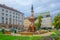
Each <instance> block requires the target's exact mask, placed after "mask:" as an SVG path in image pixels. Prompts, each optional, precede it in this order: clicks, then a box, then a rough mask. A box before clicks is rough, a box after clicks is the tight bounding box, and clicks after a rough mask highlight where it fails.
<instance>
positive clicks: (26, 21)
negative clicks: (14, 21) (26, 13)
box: [24, 17, 31, 30]
mask: <svg viewBox="0 0 60 40" xmlns="http://www.w3.org/2000/svg"><path fill="white" fill-rule="evenodd" d="M30 24H31V22H30V21H29V17H28V18H27V17H26V18H24V29H25V30H28V28H29V25H30Z"/></svg>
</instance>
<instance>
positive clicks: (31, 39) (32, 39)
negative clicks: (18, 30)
mask: <svg viewBox="0 0 60 40" xmlns="http://www.w3.org/2000/svg"><path fill="white" fill-rule="evenodd" d="M40 38H41V37H40V36H9V35H0V40H39V39H40Z"/></svg>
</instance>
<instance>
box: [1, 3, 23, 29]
mask: <svg viewBox="0 0 60 40" xmlns="http://www.w3.org/2000/svg"><path fill="white" fill-rule="evenodd" d="M23 21H24V14H23V13H22V12H19V11H17V10H15V9H13V8H10V7H8V6H6V5H1V4H0V27H5V28H14V27H16V28H17V27H21V26H22V25H23Z"/></svg>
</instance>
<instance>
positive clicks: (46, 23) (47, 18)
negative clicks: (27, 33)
mask: <svg viewBox="0 0 60 40" xmlns="http://www.w3.org/2000/svg"><path fill="white" fill-rule="evenodd" d="M40 15H41V16H42V17H43V18H42V23H41V27H42V28H46V27H47V28H51V27H52V24H51V23H52V19H51V15H50V12H44V13H40ZM37 21H38V19H37V20H36V22H37Z"/></svg>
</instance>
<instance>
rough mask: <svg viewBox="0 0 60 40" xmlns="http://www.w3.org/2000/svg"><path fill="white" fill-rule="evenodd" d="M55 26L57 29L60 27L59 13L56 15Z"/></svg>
mask: <svg viewBox="0 0 60 40" xmlns="http://www.w3.org/2000/svg"><path fill="white" fill-rule="evenodd" d="M54 27H55V28H56V29H60V16H59V14H58V15H57V16H55V17H54Z"/></svg>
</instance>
